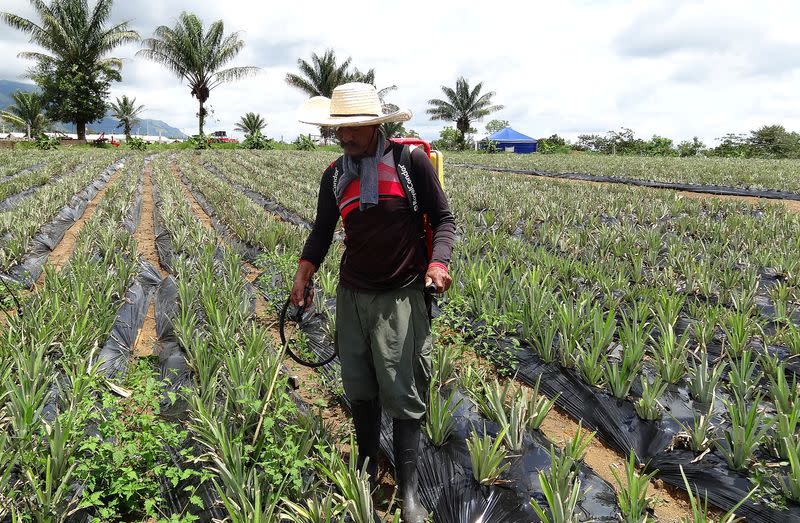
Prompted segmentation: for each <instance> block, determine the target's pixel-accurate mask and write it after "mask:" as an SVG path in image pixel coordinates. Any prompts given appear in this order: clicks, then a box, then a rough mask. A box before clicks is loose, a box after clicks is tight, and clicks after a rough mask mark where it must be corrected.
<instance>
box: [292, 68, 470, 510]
mask: <svg viewBox="0 0 800 523" xmlns="http://www.w3.org/2000/svg"><path fill="white" fill-rule="evenodd" d="M410 118H411V113H410V112H409V111H405V110H398V111H395V112H393V113H390V114H383V112H382V110H381V103H380V100H379V98H378V93H377V91H376V90H375V87H373V86H372V85H369V84H363V83H350V84H345V85H342V86H339V87H337V88H336V89H334V91H333V95H332V97H331V98H330V99H328V98H325V97H320V96H318V97H314V98H312V99H310V100H309V101H308V102H306V104H305V105H304V106H303V107H302V108H301V109H300V114H299V120H300V121H301V122H305V123H310V124H314V125H320V126H332V127H335V129H336V137H337V138H338V139H339V142H340V144H341V147H342V149H343V151H344V155H343V156H342V157H340V158H339V159H338V160H337V161H336V162H334V163H332V164H331V165H330V166H329V167H328V169H327V170H326V171H325V172H324V174H323V175H322V181H321V182H320V189H319V197H318V200H317V216H316V220H315V223H314V228H313V230H312V231H311V235H310V236H309V238H308V240H307V241H306V245H305V247H304V249H303V253H302V255H301V259H300V263H299V267H298V269H297V273H296V275H295V279H294V286H293V289H292V302H293V303H294V304H295V305H300V304H301V303H302V302H303V300H304V290H305V288H306V286H307V285H308V284H309V282H310V281H311V277H312V276H313V275H314V272H315V271H316V270H317V269H318V268H319V266H320V264H321V263H322V260H323V259H324V258H325V255H326V254H327V252H328V249H329V247H330V245H331V241H332V238H333V234H334V231H335V229H336V224H337V222H338V220H339V217H340V216H341V217H342V221H343V223H344V231H345V240H344V244H345V251H344V254H343V256H342V261H341V267H340V274H339V288H338V289H337V295H336V330H337V334H336V343H337V347H338V349H339V359H340V361H341V365H342V382H343V385H344V390H345V394H346V395H347V397H348V399H349V400H350V402H351V404H352V412H353V424H354V426H355V431H356V440H357V442H358V458H359V461H358V466H359V468H360V467H361V466H362V465H363V463H364V460H365V458H369V462H368V472H369V474H370V477H371V479H373V480H374V478H375V475H376V472H377V458H378V445H379V441H380V426H381V411H382V410H385V411H386V412H387V413H388V414H389V415H390V416H391V417H392V419H393V422H392V426H393V441H394V455H395V470H396V479H397V482H398V485H399V489H400V497H401V498H402V500H403V506H402V519H403V521H404V522H407V523H421V522H422V521H424V519H425V517H426V512H425V509H424V508H423V507H422V504H421V503H420V502H419V498H418V493H417V490H418V488H417V487H418V477H417V470H416V462H417V453H418V447H419V438H420V425H421V420H422V418H423V416H424V415H425V411H426V406H425V401H426V399H427V391H428V385H429V383H430V379H431V357H430V351H431V333H430V317H429V312H428V307H427V305H426V298H425V295H424V289H425V288H426V287H435V289H436V292H439V293H441V292H445V291H446V290H447V289H448V288H449V287H450V284H451V279H450V276H449V274H448V271H447V265H448V263H449V261H450V254H451V251H452V248H453V240H454V237H455V224H454V220H453V215H452V213H451V212H450V209H449V207H448V205H447V199H446V198H445V195H444V192H443V191H442V187H441V186H440V184H439V179H438V177H437V175H436V172H435V170H434V169H433V166H432V165H431V162H430V160H429V159H428V156H427V155H426V154H425V152H424V151H423V150H422V149H414V150H412V151H411V152H410V155H409V154H408V150H406V151H405V152H404V150H403V146H402V145H399V144H396V143H393V142H390V141H388V140H386V138H385V137H384V135H383V133H382V132H381V130H380V124H382V123H384V122H398V121H405V120H408V119H410ZM403 162H407V165H406V164H404V163H403ZM398 163H399V170H401V171H403V172H402V174H398ZM401 176H403V179H401V178H400V177H401ZM424 222H427V224H428V226H429V229H430V230H431V232H432V241H431V245H430V246H429V245H428V241H427V237H428V234H426V227H425V225H424Z"/></svg>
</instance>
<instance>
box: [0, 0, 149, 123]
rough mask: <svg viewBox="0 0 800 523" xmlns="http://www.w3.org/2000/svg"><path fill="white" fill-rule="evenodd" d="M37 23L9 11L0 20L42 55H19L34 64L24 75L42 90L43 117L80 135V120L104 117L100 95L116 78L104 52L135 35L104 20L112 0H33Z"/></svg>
mask: <svg viewBox="0 0 800 523" xmlns="http://www.w3.org/2000/svg"><path fill="white" fill-rule="evenodd" d="M32 4H33V7H34V9H35V11H36V14H37V15H38V17H39V19H40V20H41V21H40V22H39V23H38V24H37V23H36V22H34V21H32V20H28V19H25V18H23V17H20V16H18V15H14V14H11V13H2V14H0V18H1V19H2V20H3V21H4V22H5V23H7V24H9V25H10V26H11V27H14V28H15V29H19V30H21V31H23V32H25V33H28V34H30V36H31V40H30V41H31V43H33V44H36V45H38V46H40V47H41V48H43V49H44V51H45V52H44V53H40V52H29V53H23V56H24V57H26V58H31V59H33V60H34V61H35V62H36V65H35V67H34V68H33V69H32V70H31V73H30V76H31V78H33V79H34V81H36V83H37V84H39V86H40V87H41V89H42V96H43V97H44V99H45V100H46V101H47V116H48V118H50V119H51V120H54V121H62V122H63V121H65V122H74V123H75V124H76V125H77V129H78V138H79V139H83V138H84V137H85V132H86V123H87V122H92V121H95V120H99V119H100V118H102V117H103V116H105V113H106V110H107V108H108V106H107V104H106V102H105V98H106V96H108V89H109V86H110V84H111V82H115V81H116V82H118V81H120V80H121V79H122V78H121V76H120V74H119V69H120V68H121V67H122V61H121V60H120V59H118V58H109V57H107V56H106V55H107V54H108V53H109V52H111V51H112V50H113V49H114V48H116V47H118V46H120V45H124V44H127V43H131V42H135V41H137V40H138V39H139V34H138V33H137V32H136V31H133V30H131V29H129V27H128V23H127V22H123V23H119V24H108V22H109V20H108V19H109V16H110V14H111V7H112V4H113V2H112V0H98V2H97V3H96V4H95V5H94V8H93V9H91V10H90V9H89V4H88V2H83V1H80V0H66V1H63V2H51V3H45V2H33V3H32Z"/></svg>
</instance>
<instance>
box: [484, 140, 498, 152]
mask: <svg viewBox="0 0 800 523" xmlns="http://www.w3.org/2000/svg"><path fill="white" fill-rule="evenodd" d="M497 143H498V142H496V141H495V140H484V141H482V142H481V149H483V150H484V151H486V152H487V153H489V154H494V153H496V152H497V151H499V149H498V148H497Z"/></svg>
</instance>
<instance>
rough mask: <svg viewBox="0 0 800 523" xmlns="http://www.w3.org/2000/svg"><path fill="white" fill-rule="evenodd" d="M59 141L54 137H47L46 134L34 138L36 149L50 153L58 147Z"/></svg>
mask: <svg viewBox="0 0 800 523" xmlns="http://www.w3.org/2000/svg"><path fill="white" fill-rule="evenodd" d="M59 143H60V142H59V140H58V138H56V137H55V136H47V135H46V134H40V135H39V136H37V137H36V148H37V149H41V150H42V151H50V150H52V149H57V148H58V145H59Z"/></svg>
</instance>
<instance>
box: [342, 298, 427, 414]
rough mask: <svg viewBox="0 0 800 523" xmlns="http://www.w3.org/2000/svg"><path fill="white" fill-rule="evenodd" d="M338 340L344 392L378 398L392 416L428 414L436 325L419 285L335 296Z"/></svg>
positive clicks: (356, 398) (358, 398)
mask: <svg viewBox="0 0 800 523" xmlns="http://www.w3.org/2000/svg"><path fill="white" fill-rule="evenodd" d="M336 341H337V345H338V348H339V360H340V361H341V364H342V382H343V385H344V392H345V394H347V397H348V398H349V399H350V400H351V401H366V400H372V399H374V398H375V397H379V398H380V401H381V405H382V406H383V408H384V410H386V411H387V413H388V414H389V415H391V416H392V417H393V418H398V419H420V418H422V417H423V416H424V415H425V405H426V401H427V398H428V384H429V383H430V380H431V324H430V320H429V318H428V310H427V306H426V304H425V297H424V295H423V290H422V288H420V287H408V288H403V289H397V290H392V291H387V292H380V293H370V292H359V291H354V290H352V289H347V288H344V287H342V286H339V288H338V290H337V292H336Z"/></svg>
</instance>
